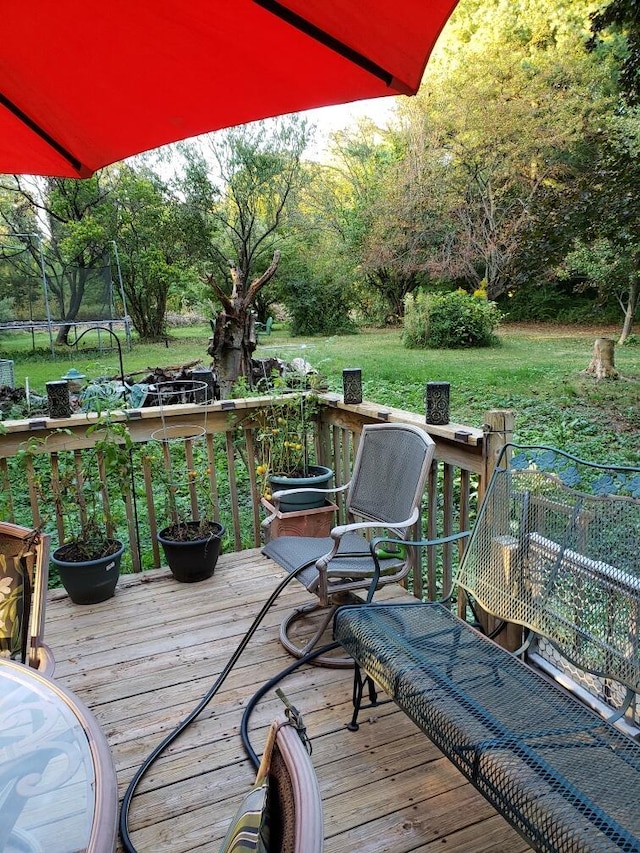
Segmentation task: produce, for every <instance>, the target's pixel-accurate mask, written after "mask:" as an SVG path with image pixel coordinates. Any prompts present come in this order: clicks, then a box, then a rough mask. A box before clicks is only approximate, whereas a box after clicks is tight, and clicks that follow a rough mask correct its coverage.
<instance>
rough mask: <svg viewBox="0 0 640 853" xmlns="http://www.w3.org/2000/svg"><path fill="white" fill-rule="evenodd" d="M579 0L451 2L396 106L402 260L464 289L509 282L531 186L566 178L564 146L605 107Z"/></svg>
mask: <svg viewBox="0 0 640 853" xmlns="http://www.w3.org/2000/svg"><path fill="white" fill-rule="evenodd" d="M589 6H590V4H588V3H575V2H571V3H568V2H566V0H559V1H558V0H554V2H551V0H549V2H546V3H539V4H535V5H533V4H529V3H525V2H514V3H509V4H505V3H500V2H494V3H488V4H477V3H468V4H465V5H464V7H459V12H460V14H459V15H458V16H457V17H456V16H455V15H454V18H455V21H454V19H452V22H453V23H454V26H453V28H452V30H451V34H450V38H451V42H450V43H449V44H448V46H447V45H446V44H445V47H444V48H443V49H442V50H441V52H440V53H439V54H438V55H436V56H435V57H434V59H433V60H432V62H431V63H430V66H429V68H428V69H427V74H426V77H425V82H424V84H423V87H422V90H421V92H420V94H419V95H418V98H417V99H416V100H415V102H412V103H411V104H410V105H408V106H407V108H406V110H404V111H403V112H404V117H405V121H406V133H407V135H408V139H407V150H408V151H410V156H407V157H405V158H404V160H403V162H402V164H401V167H400V168H399V169H398V177H397V179H396V180H395V182H394V186H395V187H396V190H395V195H396V199H397V200H398V203H399V204H400V208H399V209H400V211H401V215H400V217H399V218H400V220H401V221H403V222H407V223H413V233H412V239H411V240H410V241H409V240H407V241H406V245H407V250H406V252H405V253H404V259H403V263H404V264H405V266H407V267H413V268H415V269H421V268H422V269H424V270H425V271H426V272H428V273H429V275H430V276H431V277H432V278H439V279H448V280H449V281H455V282H464V284H465V286H466V287H467V289H468V290H475V289H476V288H477V287H478V286H479V285H480V284H481V282H486V290H487V295H488V297H489V298H490V299H495V298H496V297H497V296H499V295H500V294H502V293H504V292H505V291H506V290H508V289H511V287H512V283H513V280H514V278H517V277H518V275H519V263H520V252H521V249H522V246H523V244H524V242H525V240H526V238H527V236H528V234H529V233H530V231H531V228H532V225H533V222H534V217H535V210H536V204H537V200H538V198H540V196H541V195H544V194H546V193H548V192H549V188H551V187H554V188H555V189H556V190H560V189H561V188H562V187H563V185H564V184H565V182H566V181H570V180H571V179H572V162H571V152H572V150H573V148H574V147H575V146H576V145H578V144H579V142H580V140H581V138H582V135H583V134H584V132H585V129H588V128H590V127H595V126H597V122H599V121H601V120H602V117H603V116H604V115H606V113H607V111H608V110H609V109H610V107H611V100H610V89H611V85H610V68H608V67H607V65H606V64H605V63H596V62H595V61H594V57H591V56H589V55H587V54H586V52H585V50H584V34H585V32H586V22H587V21H588V10H589ZM456 14H457V13H456ZM461 42H463V44H461ZM454 44H455V45H457V48H458V49H457V51H454V50H453V45H454ZM556 201H557V198H556Z"/></svg>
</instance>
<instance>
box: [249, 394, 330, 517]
mask: <svg viewBox="0 0 640 853" xmlns="http://www.w3.org/2000/svg"><path fill="white" fill-rule="evenodd" d="M317 411H318V406H317V397H316V396H315V394H313V392H307V393H294V394H290V395H285V396H284V397H283V398H282V399H280V400H278V401H276V400H275V399H274V401H273V402H272V403H271V404H270V405H269V406H268V407H267V408H265V409H263V410H261V411H260V412H259V413H258V414H257V415H256V417H255V420H256V426H257V430H256V452H257V463H258V464H257V466H256V473H257V475H258V477H260V482H261V492H262V496H263V497H264V498H265V499H266V500H267V501H271V499H272V496H273V493H274V492H276V491H285V490H287V489H305V488H309V489H327V488H329V487H330V485H331V480H332V478H333V471H332V470H331V468H327V467H326V466H324V465H319V464H317V463H315V462H312V461H311V459H312V453H313V447H314V435H313V425H314V422H315V417H316V415H317ZM325 500H326V496H325V495H323V494H321V493H317V492H315V493H314V492H306V493H305V492H298V493H297V494H293V495H287V496H285V497H283V498H281V499H280V502H279V509H280V511H282V512H299V511H301V510H305V509H317V508H318V507H322V506H324V503H325Z"/></svg>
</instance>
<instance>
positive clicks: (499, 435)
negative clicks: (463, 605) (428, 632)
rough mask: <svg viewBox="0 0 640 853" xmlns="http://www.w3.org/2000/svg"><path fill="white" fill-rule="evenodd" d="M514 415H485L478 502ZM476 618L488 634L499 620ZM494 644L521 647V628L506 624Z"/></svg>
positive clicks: (506, 440) (507, 411) (503, 412)
mask: <svg viewBox="0 0 640 853" xmlns="http://www.w3.org/2000/svg"><path fill="white" fill-rule="evenodd" d="M514 424H515V413H514V412H512V411H511V410H510V409H491V410H490V411H488V412H486V413H485V418H484V425H483V432H484V435H485V453H484V463H485V473H484V476H483V478H482V484H481V490H480V494H479V498H480V500H481V499H482V498H483V497H484V495H485V492H486V490H487V487H488V485H489V481H490V480H491V475H492V474H493V471H494V469H495V467H496V465H497V464H498V459H499V458H500V454H501V453H502V449H503V448H504V446H505V444H508V443H509V442H511V441H513V427H514ZM478 618H479V619H480V622H481V623H482V626H483V628H484V630H485V631H486V632H487V634H490V633H491V632H492V631H494V630H495V628H496V627H497V624H498V622H499V620H497V619H496V618H495V617H493V616H491V615H490V614H489V613H485V612H484V611H483V610H480V609H479V608H478ZM495 639H496V642H497V643H498V644H499V645H501V646H504V648H505V649H509V651H515V650H516V649H518V648H520V646H521V645H522V626H521V625H514V624H511V623H507V624H506V625H505V627H504V629H503V630H502V631H501V633H500V634H498V636H497V637H496V638H495Z"/></svg>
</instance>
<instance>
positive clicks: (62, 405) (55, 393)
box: [46, 379, 71, 418]
mask: <svg viewBox="0 0 640 853" xmlns="http://www.w3.org/2000/svg"><path fill="white" fill-rule="evenodd" d="M46 387H47V406H48V409H49V417H50V418H70V417H71V400H70V399H69V383H68V382H67V381H66V379H61V380H59V381H57V382H47V383H46Z"/></svg>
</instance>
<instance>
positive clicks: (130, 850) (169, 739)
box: [119, 563, 326, 853]
mask: <svg viewBox="0 0 640 853" xmlns="http://www.w3.org/2000/svg"><path fill="white" fill-rule="evenodd" d="M305 568H307V564H306V563H305V564H304V565H302V566H299V567H298V568H297V569H296V570H295V571H294V572H292V573H291V574H289V575H287V576H286V577H285V578H284V579H283V580H282V581H281V582H280V583H279V584H278V586H277V587H276V588H275V590H274V591H273V592H272V593H271V595H270V596H269V598H268V599H267V601H266V602H265V604H264V605H263V606H262V609H261V610H260V612H259V613H258V615H257V616H256V618H255V619H254V620H253V622H252V623H251V626H250V627H249V630H248V631H247V633H246V634H245V635H244V637H243V638H242V640H241V641H240V643H239V645H238V647H237V648H236V650H235V651H234V653H233V654H232V655H231V657H230V658H229V660H228V661H227V664H226V666H225V667H224V669H223V670H222V672H221V673H220V675H219V676H218V678H217V679H216V681H215V683H214V684H213V685H212V687H211V688H210V689H209V690H208V691H207V693H205V695H204V696H203V697H202V699H201V700H200V702H198V704H197V705H196V707H195V708H194V709H193V711H191V713H190V714H189V715H188V716H187V717H185V719H184V720H182V722H180V723H179V724H178V725H177V726H176V727H175V729H173V731H171V732H169V734H168V735H167V736H166V737H165V738H164V740H162V742H161V743H159V744H158V746H156V748H155V749H154V750H153V751H152V752H151V753H150V754H149V755H148V756H147V758H146V759H145V760H144V762H143V763H142V764H141V766H140V767H139V768H138V770H137V771H136V773H135V775H134V777H133V779H132V780H131V782H130V783H129V787H128V788H127V790H126V793H125V795H124V797H123V798H122V806H121V808H120V822H119V831H120V838H121V840H122V846H123V848H124V850H125V851H126V853H138V851H137V849H136V847H134V845H133V842H132V841H131V836H130V835H129V809H130V806H131V801H132V799H133V797H134V794H135V792H136V789H137V787H138V785H139V784H140V782H141V781H142V779H143V777H144V776H145V774H146V773H147V771H148V770H149V768H150V767H151V766H152V765H153V764H154V763H155V762H156V761H157V759H158V758H159V757H160V755H161V754H162V753H163V752H164V750H165V749H166V748H167V747H168V746H169V745H170V744H171V743H173V741H174V740H175V739H176V738H177V737H178V735H180V734H181V733H182V732H183V731H184V730H185V729H186V728H187V727H188V726H189V725H191V723H192V722H193V721H194V720H195V719H196V718H197V717H198V716H199V715H200V714H201V713H202V711H204V709H205V708H206V707H207V705H208V704H209V702H211V700H212V699H213V697H214V696H215V695H216V693H217V692H218V690H219V689H220V687H221V686H222V685H223V684H224V682H225V681H226V679H227V677H228V675H229V673H230V672H231V670H232V669H233V667H234V666H235V665H236V663H237V661H238V658H239V657H240V655H241V654H242V652H243V651H244V650H245V649H246V647H247V645H248V644H249V641H250V640H251V638H252V637H253V635H254V634H255V632H256V630H257V628H258V626H259V625H260V623H261V622H262V620H263V619H264V617H265V616H266V615H267V613H268V611H269V609H270V608H271V605H272V604H273V603H274V602H275V600H276V599H277V598H278V596H279V595H280V593H281V592H282V590H283V589H284V588H285V587H286V586H287V585H288V584H289V583H290V582H291V581H292V580H293V579H294V578H296V577H297V576H298V574H300V572H302V571H303V570H304V569H305ZM321 651H326V649H320V650H319V651H318V654H320V652H321ZM313 656H314V654H313V652H312V653H310V654H309V655H306V656H305V658H302V659H301V661H295V663H294V664H292V665H291V667H287V669H286V670H284V671H283V673H281V674H280V677H282V678H284V676H285V675H286V674H287V672H288V671H289V670H291V669H292V668H293V669H295V668H296V666H299V665H301V663H302V662H304V661H305V659H311V658H312V657H313ZM276 678H278V676H276ZM272 680H273V679H272ZM245 748H246V747H245ZM252 752H253V750H252ZM254 754H255V753H254Z"/></svg>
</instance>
